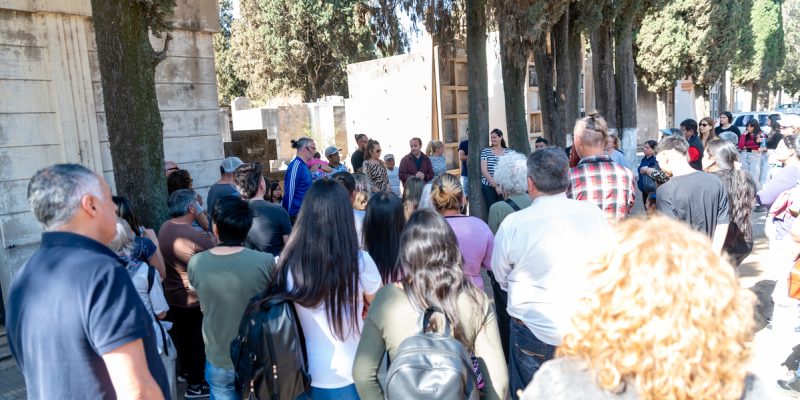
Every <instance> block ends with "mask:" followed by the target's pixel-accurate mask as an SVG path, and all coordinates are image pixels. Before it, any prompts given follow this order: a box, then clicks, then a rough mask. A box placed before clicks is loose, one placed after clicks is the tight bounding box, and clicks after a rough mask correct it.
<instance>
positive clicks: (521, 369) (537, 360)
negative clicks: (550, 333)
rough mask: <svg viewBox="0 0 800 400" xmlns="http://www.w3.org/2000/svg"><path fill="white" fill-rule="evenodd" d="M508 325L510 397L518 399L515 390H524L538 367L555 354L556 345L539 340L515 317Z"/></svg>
mask: <svg viewBox="0 0 800 400" xmlns="http://www.w3.org/2000/svg"><path fill="white" fill-rule="evenodd" d="M509 325H510V331H511V340H510V341H509V346H510V347H511V349H510V353H511V354H510V355H509V360H508V383H509V389H510V390H511V398H512V399H514V400H517V399H519V396H518V395H517V391H518V390H524V389H525V387H526V386H528V384H529V383H530V382H531V380H533V375H534V374H535V373H536V371H537V370H538V369H539V367H541V366H542V364H543V363H544V362H545V361H548V360H550V359H552V358H553V356H555V353H556V346H552V345H549V344H547V343H545V342H542V341H541V340H539V339H538V338H537V337H536V335H534V334H533V332H531V331H530V329H528V327H527V326H525V324H523V323H522V322H521V321H519V320H518V319H516V318H511V322H510V324H509Z"/></svg>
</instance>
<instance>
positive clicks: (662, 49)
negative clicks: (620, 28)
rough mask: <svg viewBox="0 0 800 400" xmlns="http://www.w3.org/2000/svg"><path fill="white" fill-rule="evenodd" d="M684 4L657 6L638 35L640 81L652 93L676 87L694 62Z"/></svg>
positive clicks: (637, 54) (637, 57) (682, 2)
mask: <svg viewBox="0 0 800 400" xmlns="http://www.w3.org/2000/svg"><path fill="white" fill-rule="evenodd" d="M686 16H687V15H686V12H685V7H684V1H681V0H676V1H670V2H667V3H666V4H663V5H662V6H661V7H656V8H654V9H653V10H651V12H648V13H647V14H646V15H645V17H644V19H643V20H642V24H641V28H640V29H639V31H638V32H637V34H636V48H637V50H638V51H637V53H636V64H637V67H638V69H637V71H638V77H639V80H640V81H641V82H642V83H643V84H644V85H645V86H646V87H647V89H648V90H650V91H651V92H662V91H666V90H671V89H672V88H674V87H675V81H676V80H678V79H680V78H681V77H683V76H685V75H686V74H687V73H688V72H689V71H688V68H687V64H688V62H689V60H690V59H691V53H690V47H691V43H690V42H689V30H690V29H691V28H692V27H691V26H690V25H689V24H687V23H686V22H685V21H686Z"/></svg>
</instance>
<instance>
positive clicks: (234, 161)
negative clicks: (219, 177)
mask: <svg viewBox="0 0 800 400" xmlns="http://www.w3.org/2000/svg"><path fill="white" fill-rule="evenodd" d="M242 164H244V163H243V162H242V160H241V159H240V158H239V157H228V158H226V159H224V160H222V164H221V166H222V169H223V170H225V173H231V172H233V171H235V170H236V168H239V166H240V165H242Z"/></svg>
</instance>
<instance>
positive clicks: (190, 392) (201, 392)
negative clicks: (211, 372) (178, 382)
mask: <svg viewBox="0 0 800 400" xmlns="http://www.w3.org/2000/svg"><path fill="white" fill-rule="evenodd" d="M210 392H211V388H209V387H208V384H207V383H203V384H200V385H189V386H188V387H186V394H185V395H183V397H184V398H185V399H199V398H202V397H208V395H209V394H210Z"/></svg>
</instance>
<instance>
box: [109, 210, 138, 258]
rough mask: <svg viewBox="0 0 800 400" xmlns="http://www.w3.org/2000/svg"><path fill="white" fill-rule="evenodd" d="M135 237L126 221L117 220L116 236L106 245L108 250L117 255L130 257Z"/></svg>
mask: <svg viewBox="0 0 800 400" xmlns="http://www.w3.org/2000/svg"><path fill="white" fill-rule="evenodd" d="M135 237H136V236H135V235H134V234H133V230H131V226H130V225H129V224H128V221H125V220H124V219H122V218H117V234H116V236H114V240H112V241H111V243H110V244H109V245H108V248H110V249H111V251H113V252H115V253H117V254H120V255H124V256H128V257H130V255H131V252H132V251H133V240H134V238H135Z"/></svg>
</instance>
